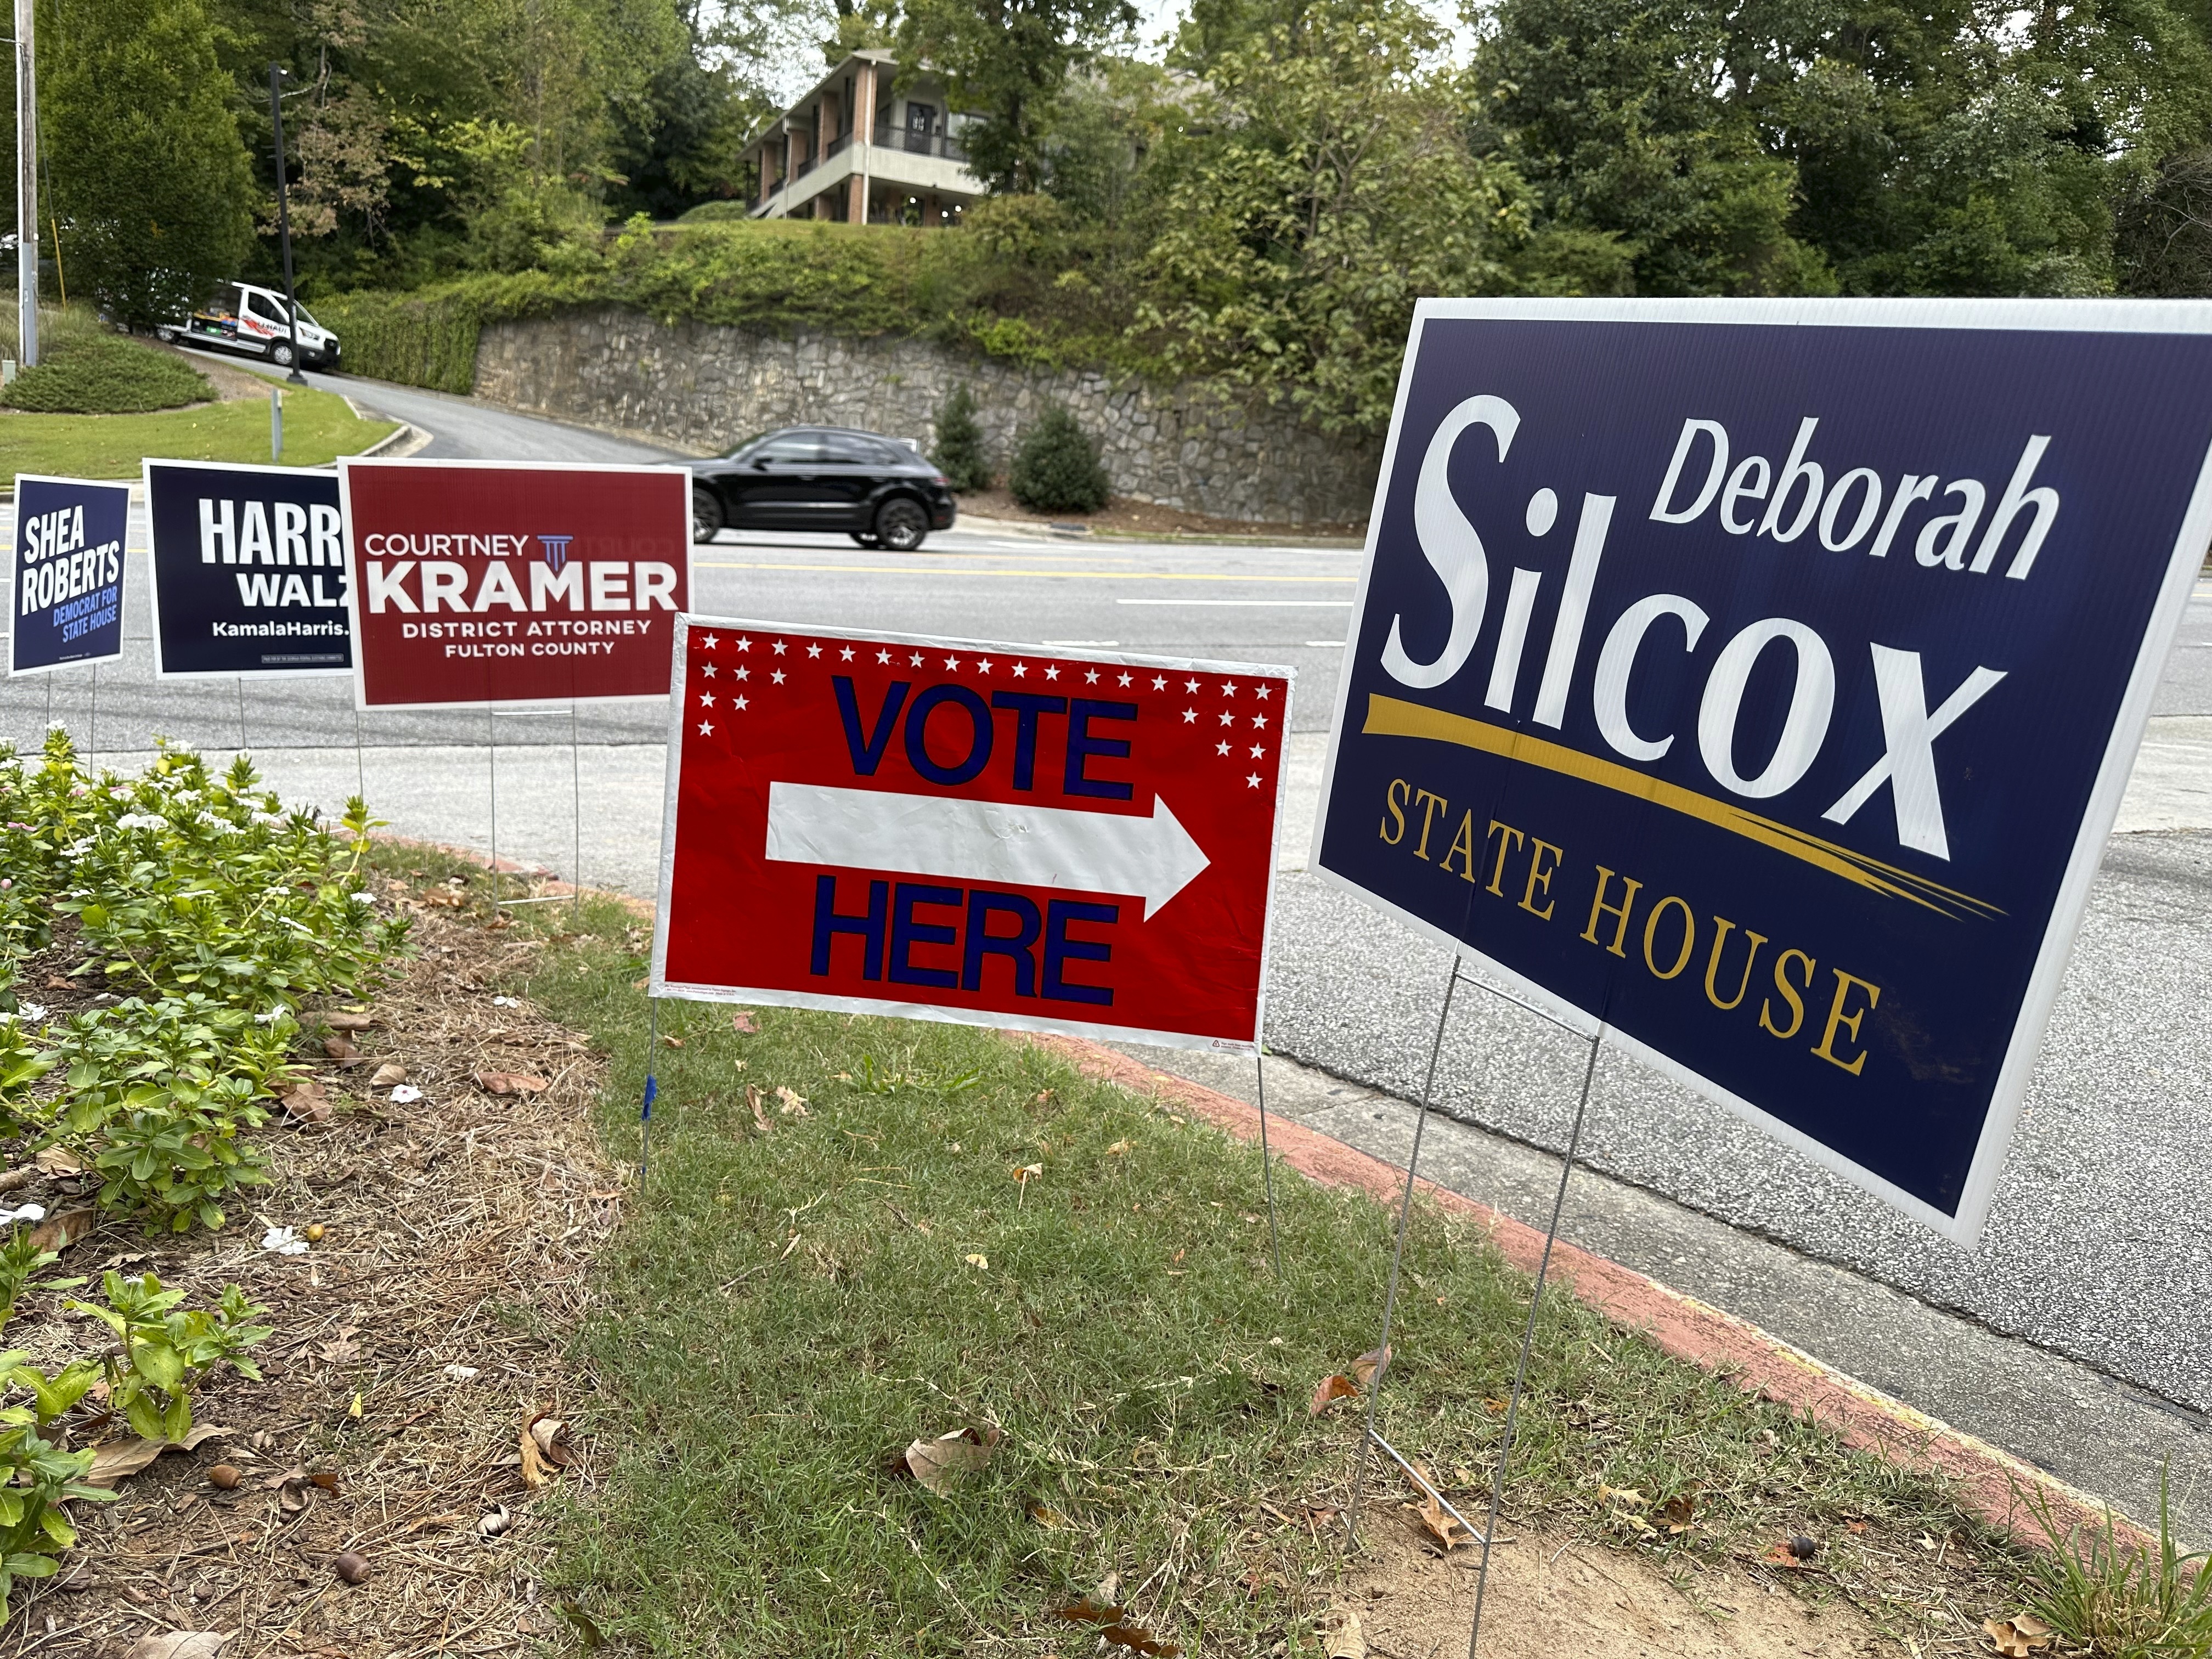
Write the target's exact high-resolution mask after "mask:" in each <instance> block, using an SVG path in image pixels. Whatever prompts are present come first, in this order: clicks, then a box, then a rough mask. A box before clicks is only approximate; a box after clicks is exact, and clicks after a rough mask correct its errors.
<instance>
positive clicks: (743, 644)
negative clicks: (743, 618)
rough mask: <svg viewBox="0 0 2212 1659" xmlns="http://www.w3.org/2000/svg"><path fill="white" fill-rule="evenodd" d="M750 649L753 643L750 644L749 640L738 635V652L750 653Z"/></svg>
mask: <svg viewBox="0 0 2212 1659" xmlns="http://www.w3.org/2000/svg"><path fill="white" fill-rule="evenodd" d="M752 648H753V642H752V641H750V640H749V639H747V638H746V637H745V636H744V635H742V634H740V635H738V650H740V651H750V650H751V649H752Z"/></svg>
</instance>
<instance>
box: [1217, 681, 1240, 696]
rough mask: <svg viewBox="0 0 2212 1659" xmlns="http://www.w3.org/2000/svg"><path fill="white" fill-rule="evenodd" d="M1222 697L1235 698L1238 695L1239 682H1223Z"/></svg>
mask: <svg viewBox="0 0 2212 1659" xmlns="http://www.w3.org/2000/svg"><path fill="white" fill-rule="evenodd" d="M1221 695H1222V696H1225V697H1233V696H1236V695H1237V682H1236V681H1234V680H1224V681H1222V682H1221Z"/></svg>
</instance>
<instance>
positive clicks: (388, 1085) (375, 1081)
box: [368, 1060, 407, 1089]
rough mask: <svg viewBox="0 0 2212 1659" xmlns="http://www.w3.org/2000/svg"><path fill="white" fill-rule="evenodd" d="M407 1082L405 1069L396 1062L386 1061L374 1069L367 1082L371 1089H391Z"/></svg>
mask: <svg viewBox="0 0 2212 1659" xmlns="http://www.w3.org/2000/svg"><path fill="white" fill-rule="evenodd" d="M406 1081H407V1068H406V1067H405V1066H402V1065H401V1064H400V1063H399V1062H398V1060H386V1061H385V1062H384V1064H383V1065H381V1066H378V1067H377V1068H376V1073H375V1075H374V1076H373V1077H371V1078H370V1079H369V1080H368V1086H369V1087H370V1088H372V1089H392V1088H396V1087H398V1085H400V1084H403V1083H404V1082H406Z"/></svg>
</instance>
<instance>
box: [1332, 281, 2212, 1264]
mask: <svg viewBox="0 0 2212 1659" xmlns="http://www.w3.org/2000/svg"><path fill="white" fill-rule="evenodd" d="M2209 448H2212V307H2203V306H2199V305H2194V304H2149V303H2132V302H2131V303H2127V304H2118V303H2112V304H2106V303H2101V302H2086V301H2085V302H2033V301H2029V302H2001V301H1987V302H1984V301H1953V302H1935V303H1923V302H1918V301H1895V302H1887V301H1884V302H1872V301H1857V302H1854V301H1826V302H1820V301H1815V302H1810V303H1802V302H1796V301H1758V302H1741V303H1733V302H1731V303H1723V302H1717V301H1716V302H1688V301H1685V302H1638V301H1601V302H1545V301H1524V302H1519V303H1513V302H1487V301H1434V302H1430V303H1426V304H1424V305H1423V306H1422V307H1421V308H1420V312H1419V316H1418V317H1417V319H1416V320H1415V323H1414V327H1413V341H1412V344H1411V347H1410V349H1409V351H1408V354H1407V367H1406V370H1405V374H1404V376H1403V379H1402V380H1401V385H1400V389H1399V394H1398V406H1397V411H1396V414H1395V418H1394V420H1393V423H1392V428H1391V433H1390V439H1389V449H1388V451H1387V452H1386V455H1385V460H1384V465H1383V479H1382V483H1381V485H1380V489H1379V493H1378V495H1377V497H1376V513H1375V519H1374V523H1373V527H1372V528H1371V530H1370V536H1369V544H1368V562H1367V568H1366V572H1365V575H1364V580H1363V585H1362V587H1361V590H1360V599H1359V603H1358V610H1357V613H1356V619H1355V621H1354V623H1353V632H1352V639H1351V641H1350V645H1351V649H1350V651H1349V653H1347V661H1346V671H1345V673H1344V676H1343V679H1342V682H1341V690H1340V697H1341V702H1340V707H1339V710H1338V714H1337V720H1336V726H1335V732H1334V738H1333V743H1332V752H1331V757H1330V762H1329V766H1328V772H1327V775H1326V785H1327V794H1326V795H1325V797H1324V799H1323V804H1322V817H1321V822H1320V824H1319V826H1318V828H1317V830H1316V845H1315V863H1316V867H1318V868H1319V869H1320V870H1321V871H1322V873H1323V874H1324V876H1325V877H1326V878H1328V879H1329V880H1330V881H1333V882H1334V883H1336V884H1339V885H1341V886H1345V887H1348V888H1351V889H1352V890H1355V891H1357V892H1358V893H1359V894H1361V895H1362V896H1364V897H1366V898H1368V899H1369V900H1370V902H1376V903H1377V904H1379V905H1380V906H1381V907H1382V908H1385V909H1387V910H1389V911H1391V912H1393V913H1395V914H1396V915H1401V916H1403V917H1405V918H1406V919H1407V920H1409V921H1413V922H1415V923H1417V924H1419V926H1420V927H1423V928H1424V929H1425V930H1426V931H1428V932H1429V933H1431V934H1433V935H1435V936H1437V937H1438V938H1439V939H1443V940H1444V941H1446V942H1448V943H1449V944H1450V945H1453V946H1454V947H1455V948H1463V949H1467V950H1469V951H1473V952H1474V953H1475V954H1476V955H1477V956H1478V957H1480V959H1481V960H1482V961H1483V962H1484V963H1486V964H1487V965H1488V966H1489V967H1491V968H1492V969H1495V970H1497V971H1498V972H1500V973H1502V974H1503V975H1506V976H1507V977H1509V978H1510V980H1511V981H1514V982H1515V983H1516V986H1518V987H1520V988H1522V989H1523V990H1525V991H1528V992H1533V993H1534V994H1537V995H1538V996H1539V997H1540V998H1541V1000H1545V1001H1546V1002H1547V1005H1548V1006H1552V1007H1553V1008H1555V1009H1561V1010H1563V1011H1572V1012H1571V1015H1570V1017H1571V1018H1577V1019H1579V1021H1580V1022H1581V1023H1582V1024H1584V1025H1586V1026H1587V1025H1590V1024H1595V1023H1597V1022H1602V1023H1603V1024H1606V1025H1607V1027H1608V1028H1610V1030H1612V1031H1613V1033H1615V1034H1617V1036H1619V1037H1620V1038H1621V1039H1625V1041H1626V1046H1628V1047H1629V1048H1632V1049H1633V1050H1635V1051H1636V1052H1638V1054H1641V1055H1642V1056H1643V1057H1644V1058H1645V1059H1647V1060H1650V1061H1651V1062H1652V1063H1653V1064H1655V1065H1656V1066H1658V1067H1659V1068H1660V1069H1662V1071H1664V1072H1667V1073H1670V1074H1672V1075H1673V1076H1674V1077H1675V1078H1677V1079H1680V1080H1681V1081H1683V1082H1685V1083H1686V1084H1688V1085H1691V1086H1692V1087H1693V1088H1695V1089H1697V1090H1698V1091H1700V1092H1702V1093H1704V1094H1705V1095H1707V1096H1709V1097H1711V1098H1712V1099H1714V1100H1717V1101H1718V1102H1721V1103H1723V1104H1725V1105H1727V1106H1729V1107H1731V1108H1733V1109H1735V1110H1736V1111H1738V1112H1740V1113H1741V1114H1743V1115H1745V1116H1747V1117H1748V1118H1750V1119H1751V1120H1752V1121H1754V1122H1756V1123H1759V1124H1760V1125H1762V1126H1764V1127H1766V1128H1767V1129H1769V1130H1770V1131H1771V1132H1772V1133H1775V1134H1777V1135H1778V1136H1779V1137H1781V1138H1782V1139H1784V1140H1786V1141H1788V1142H1790V1143H1791V1144H1792V1145H1794V1146H1797V1147H1798V1148H1800V1149H1801V1150H1802V1151H1803V1152H1806V1153H1808V1155H1810V1156H1811V1157H1813V1158H1815V1159H1817V1160H1819V1161H1820V1162H1821V1163H1823V1164H1826V1165H1828V1166H1830V1167H1831V1168H1833V1169H1835V1170H1839V1171H1841V1172H1843V1173H1844V1174H1845V1175H1847V1176H1850V1178H1852V1179H1854V1180H1856V1181H1857V1182H1861V1183H1863V1184H1864V1185H1865V1186H1867V1187H1869V1188H1872V1189H1873V1190H1874V1191H1875V1192H1877V1193H1879V1194H1881V1195H1882V1196H1884V1197H1885V1198H1887V1199H1888V1200H1891V1201H1892V1202H1893V1203H1895V1204H1896V1205H1898V1206H1900V1207H1901V1208H1903V1209H1905V1211H1907V1212H1910V1213H1911V1214H1914V1215H1916V1216H1917V1217H1919V1218H1923V1220H1925V1221H1927V1222H1928V1223H1929V1224H1930V1225H1934V1226H1936V1228H1938V1229H1939V1230H1941V1231H1943V1232H1944V1233H1946V1234H1948V1235H1949V1236H1950V1237H1953V1238H1955V1239H1959V1240H1960V1241H1964V1242H1971V1241H1972V1240H1973V1239H1974V1238H1975V1237H1977V1236H1978V1232H1979V1231H1980V1228H1981V1225H1982V1223H1983V1220H1984V1218H1985V1217H1986V1215H1987V1213H1988V1211H1989V1206H1990V1198H1991V1194H1992V1191H1993V1189H1994V1187H1995V1184H1996V1176H1997V1170H1998V1166H1999V1164H2000V1162H2001V1159H2002V1153H2003V1148H2004V1145H2005V1142H2006V1139H2007V1138H2008V1135H2009V1133H2010V1132H2011V1129H2012V1126H2013V1123H2014V1121H2015V1117H2016V1116H2017V1115H2018V1112H2019V1109H2020V1103H2021V1096H2022V1094H2023V1093H2024V1092H2025V1091H2026V1089H2027V1083H2028V1077H2029V1073H2030V1072H2031V1070H2032V1068H2033V1064H2034V1059H2035V1052H2036V1048H2037V1045H2038V1043H2039V1041H2040V1038H2041V1034H2042V1031H2043V1027H2044V1024H2045V1018H2046V1017H2047V1015H2048V1014H2049V1012H2050V1009H2051V1000H2052V998H2053V996H2054V995H2055V994H2056V993H2057V988H2058V984H2059V980H2060V977H2061V975H2062V974H2063V971H2064V968H2065V964H2066V957H2067V952H2068V948H2069V944H2070V942H2071V940H2072V938H2073V935H2074V931H2075V926H2076V924H2077V922H2078V921H2079V919H2080V916H2081V908H2082V905H2083V903H2084V902H2085V900H2086V897H2087V891H2088V886H2089V881H2090V878H2091V877H2092V875H2093V873H2094V872H2095V870H2096V867H2097V860H2098V857H2099V854H2100V852H2101V850H2102V848H2103V846H2104V843H2105V839H2106V835H2107V834H2108V832H2109V831H2110V830H2111V828H2112V818H2113V815H2114V813H2115V812H2116V811H2117V810H2118V805H2119V800H2120V796H2121V793H2122V791H2123V789H2124V787H2125V785H2126V782H2127V779H2128V773H2129V769H2130V764H2131V763H2132V761H2133V758H2134V756H2135V751H2136V741H2137V739H2138V738H2139V737H2140V736H2141V734H2142V728H2143V723H2144V720H2145V719H2146V717H2147V715H2148V712H2149V708H2150V702H2151V694H2152V690H2153V687H2154V684H2155V683H2156V681H2157V679H2158V677H2159V673H2160V669H2161V667H2162V665H2163V664H2164V661H2165V659H2166V648H2167V645H2168V643H2169V641H2170V640H2171V639H2172V634H2173V630H2174V627H2175V624H2176V623H2177V622H2178V620H2179V616H2180V613H2181V611H2182V608H2183V606H2184V605H2185V602H2186V600H2187V598H2188V594H2189V589H2190V584H2191V580H2193V578H2194V576H2195V574H2196V572H2197V568H2198V566H2199V564H2200V562H2202V560H2203V556H2204V553H2205V547H2206V543H2207V540H2208V538H2212V483H2208V473H2207V452H2208V449H2209Z"/></svg>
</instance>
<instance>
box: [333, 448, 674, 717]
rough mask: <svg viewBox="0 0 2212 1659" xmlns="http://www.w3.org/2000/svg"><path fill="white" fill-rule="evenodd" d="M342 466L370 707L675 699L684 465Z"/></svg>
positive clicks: (363, 690)
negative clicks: (671, 658)
mask: <svg viewBox="0 0 2212 1659" xmlns="http://www.w3.org/2000/svg"><path fill="white" fill-rule="evenodd" d="M340 471H341V480H342V483H343V493H344V498H345V503H346V525H347V532H348V541H347V546H348V550H349V560H350V567H349V568H351V569H352V571H353V573H354V575H355V578H356V583H357V584H358V587H359V593H358V597H357V599H356V602H355V605H354V616H355V623H356V629H358V631H359V634H360V636H361V638H362V641H363V644H362V663H361V670H360V673H359V675H358V677H357V679H356V685H357V696H358V699H359V701H360V703H361V706H362V708H398V707H412V708H454V707H472V706H477V705H480V704H483V703H486V702H543V701H556V702H568V701H573V700H575V699H580V698H605V697H647V696H665V694H666V691H667V654H668V640H669V630H670V628H671V623H673V621H674V618H675V617H676V616H677V614H678V612H679V611H681V610H682V609H683V607H684V605H686V604H687V603H689V599H690V572H691V520H690V475H689V474H688V473H687V472H686V471H684V469H683V468H681V467H665V466H655V467H640V466H586V465H523V464H512V465H510V464H504V463H499V464H495V463H490V462H475V461H415V460H404V461H380V460H368V461H352V462H347V463H344V464H343V465H342V467H341V469H340Z"/></svg>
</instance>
